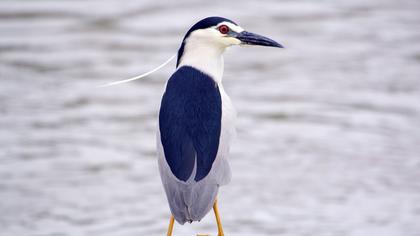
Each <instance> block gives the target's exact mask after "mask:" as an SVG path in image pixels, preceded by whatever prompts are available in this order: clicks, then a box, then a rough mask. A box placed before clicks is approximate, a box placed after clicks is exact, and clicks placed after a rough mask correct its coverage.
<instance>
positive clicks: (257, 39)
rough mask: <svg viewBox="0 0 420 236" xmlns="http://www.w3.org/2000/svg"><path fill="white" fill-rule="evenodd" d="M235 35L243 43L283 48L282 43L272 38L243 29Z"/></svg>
mask: <svg viewBox="0 0 420 236" xmlns="http://www.w3.org/2000/svg"><path fill="white" fill-rule="evenodd" d="M235 37H236V38H237V39H239V40H241V42H242V44H248V45H260V46H267V47H276V48H283V46H282V45H281V44H279V43H277V42H276V41H274V40H272V39H269V38H267V37H264V36H262V35H258V34H254V33H251V32H247V31H242V32H240V33H238V34H237V35H236V36H235Z"/></svg>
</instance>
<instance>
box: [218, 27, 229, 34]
mask: <svg viewBox="0 0 420 236" xmlns="http://www.w3.org/2000/svg"><path fill="white" fill-rule="evenodd" d="M219 31H220V33H222V34H227V33H229V27H228V26H227V25H221V26H219Z"/></svg>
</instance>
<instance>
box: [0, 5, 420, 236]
mask: <svg viewBox="0 0 420 236" xmlns="http://www.w3.org/2000/svg"><path fill="white" fill-rule="evenodd" d="M210 15H220V16H224V17H227V18H230V19H232V20H234V21H237V22H238V23H239V24H240V25H241V26H243V27H244V28H245V29H247V30H249V31H251V32H256V33H260V34H263V35H266V36H269V37H272V38H273V39H276V40H278V41H279V42H281V43H282V44H284V45H285V46H286V49H285V50H277V49H270V48H261V47H260V48H240V47H237V48H232V49H230V50H229V51H228V52H227V53H226V56H225V62H226V63H225V76H224V86H225V89H226V90H227V92H228V94H230V96H231V98H232V100H233V103H234V104H235V105H236V107H237V110H238V126H237V127H238V137H237V141H236V142H235V143H234V146H233V148H232V155H231V159H230V160H231V166H232V171H233V180H232V182H231V184H230V185H228V186H227V187H223V188H222V189H221V192H220V196H219V199H220V211H221V214H222V220H223V224H224V227H225V231H226V235H237V236H244V235H252V236H258V235H290V236H304V235H316V236H319V235H323V236H324V235H325V236H328V235H340V236H347V235H348V236H359V235H360V236H370V235H381V236H387V235H390V236H400V235H401V236H418V235H420V224H419V222H420V43H419V42H420V30H419V25H420V2H419V1H417V0H402V1H396V0H395V1H391V0H371V1H366V0H355V1H345V0H323V1H321V0H320V1H309V0H308V1H274V0H271V1H251V0H244V1H229V2H228V1H222V0H215V1H192V0H189V1H156V0H153V1H152V0H142V1H133V0H129V1H117V0H107V1H99V0H96V1H70V0H54V1H52V0H50V1H44V0H40V1H7V0H2V1H0V235H1V236H84V235H86V236H88V235H89V236H92V235H100V236H111V235H112V236H142V235H148V236H150V235H164V234H165V233H166V228H167V224H168V217H169V210H168V206H167V203H166V198H165V195H164V192H163V189H162V187H161V184H160V179H159V175H158V170H157V163H156V155H155V127H156V118H157V112H158V107H159V103H160V97H161V94H162V91H163V88H164V84H165V81H166V80H167V78H168V77H169V76H170V74H171V73H172V72H173V71H174V62H172V63H171V64H170V65H169V66H167V67H165V68H164V69H162V70H160V71H159V72H157V73H155V74H153V75H152V76H150V77H149V78H148V79H145V80H143V81H136V82H133V83H129V84H125V85H120V86H115V87H109V88H100V89H98V88H96V86H98V85H100V84H103V83H105V82H111V81H115V80H119V79H125V78H128V77H131V76H133V75H137V74H140V73H143V72H145V71H148V70H150V69H152V68H154V67H155V66H157V65H159V64H160V63H162V62H163V61H165V60H166V59H167V58H169V57H170V56H171V55H173V54H174V53H175V52H176V50H177V49H178V46H179V44H180V42H181V39H182V37H183V35H184V33H185V32H186V31H187V29H188V28H189V27H190V26H191V25H192V24H193V23H195V22H196V21H197V20H199V19H201V18H204V17H206V16H210ZM197 233H212V234H213V235H216V225H215V221H214V217H213V214H209V215H208V216H207V217H206V218H204V219H203V221H202V222H200V223H194V224H192V225H188V224H187V225H185V226H182V227H181V226H179V225H176V226H175V232H174V235H183V236H185V235H195V234H197Z"/></svg>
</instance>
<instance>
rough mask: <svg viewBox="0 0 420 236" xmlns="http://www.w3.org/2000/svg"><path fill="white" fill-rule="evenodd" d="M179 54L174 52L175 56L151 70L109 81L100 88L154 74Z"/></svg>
mask: <svg viewBox="0 0 420 236" xmlns="http://www.w3.org/2000/svg"><path fill="white" fill-rule="evenodd" d="M176 56H177V54H174V55H173V56H171V57H170V58H169V59H168V60H166V61H165V62H164V63H163V64H161V65H159V66H158V67H156V68H154V69H153V70H151V71H148V72H146V73H143V74H141V75H138V76H135V77H133V78H129V79H125V80H119V81H114V82H111V83H107V84H103V85H100V86H98V87H99V88H104V87H109V86H113V85H117V84H123V83H127V82H130V81H133V80H137V79H141V78H144V77H146V76H148V75H150V74H153V73H154V72H156V71H158V70H160V69H161V68H162V67H164V66H166V65H167V64H168V63H169V62H171V61H172V60H173V59H174V58H175V57H176Z"/></svg>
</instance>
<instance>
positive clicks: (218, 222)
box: [213, 199, 225, 236]
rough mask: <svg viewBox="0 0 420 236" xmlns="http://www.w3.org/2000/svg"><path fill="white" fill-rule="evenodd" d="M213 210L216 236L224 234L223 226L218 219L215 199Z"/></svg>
mask: <svg viewBox="0 0 420 236" xmlns="http://www.w3.org/2000/svg"><path fill="white" fill-rule="evenodd" d="M213 211H214V215H215V216H216V222H217V230H218V232H219V234H218V236H224V235H225V234H224V233H223V227H222V222H221V221H220V216H219V210H218V209H217V199H216V201H214V204H213Z"/></svg>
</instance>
